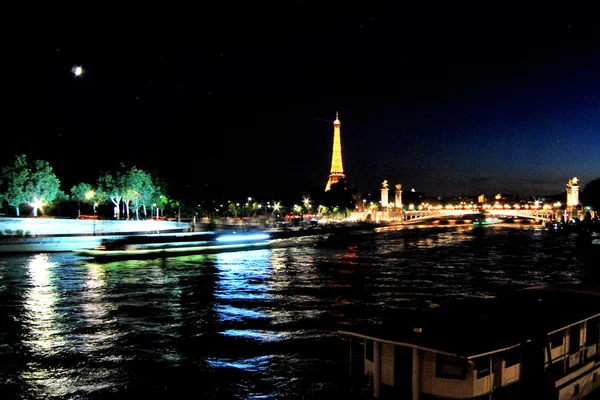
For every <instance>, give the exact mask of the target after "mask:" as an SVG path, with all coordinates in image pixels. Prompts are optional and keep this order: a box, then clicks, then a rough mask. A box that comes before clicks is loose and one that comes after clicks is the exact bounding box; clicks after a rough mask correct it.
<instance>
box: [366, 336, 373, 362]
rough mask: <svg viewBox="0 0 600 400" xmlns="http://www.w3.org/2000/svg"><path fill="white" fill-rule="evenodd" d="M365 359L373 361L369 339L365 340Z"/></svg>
mask: <svg viewBox="0 0 600 400" xmlns="http://www.w3.org/2000/svg"><path fill="white" fill-rule="evenodd" d="M365 358H366V359H367V360H368V361H373V341H372V340H371V339H365Z"/></svg>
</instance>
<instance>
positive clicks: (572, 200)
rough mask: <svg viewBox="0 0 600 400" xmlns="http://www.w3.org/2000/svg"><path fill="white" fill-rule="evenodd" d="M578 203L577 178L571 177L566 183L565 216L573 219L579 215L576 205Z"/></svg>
mask: <svg viewBox="0 0 600 400" xmlns="http://www.w3.org/2000/svg"><path fill="white" fill-rule="evenodd" d="M578 205H579V180H578V179H577V178H573V179H571V180H570V181H569V183H567V209H566V212H567V215H566V216H565V218H567V219H573V218H577V217H579V215H578V213H577V211H578V210H577V206H578Z"/></svg>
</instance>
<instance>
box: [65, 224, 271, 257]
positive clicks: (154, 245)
mask: <svg viewBox="0 0 600 400" xmlns="http://www.w3.org/2000/svg"><path fill="white" fill-rule="evenodd" d="M270 239H271V236H270V235H269V234H266V233H261V232H249V233H246V232H240V233H235V232H234V233H217V232H212V231H211V232H186V233H176V234H160V233H158V234H150V235H134V236H127V237H124V238H119V239H107V240H102V242H101V243H100V245H98V246H96V247H94V248H91V249H75V250H73V252H74V253H75V254H77V255H80V256H86V257H93V258H96V259H116V258H144V257H167V256H177V255H188V254H202V253H214V252H222V251H235V250H249V249H258V248H265V247H268V246H270V245H271V240H270Z"/></svg>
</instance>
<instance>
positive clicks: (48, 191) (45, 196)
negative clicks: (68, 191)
mask: <svg viewBox="0 0 600 400" xmlns="http://www.w3.org/2000/svg"><path fill="white" fill-rule="evenodd" d="M59 190H60V180H59V179H58V178H57V177H56V175H55V174H54V172H52V167H51V166H50V163H49V162H48V161H44V160H36V161H35V162H34V163H33V168H31V173H30V175H29V179H28V180H27V184H26V185H25V202H27V203H29V204H30V205H32V207H33V215H34V216H37V206H35V204H43V203H51V202H53V201H54V199H56V196H57V195H58V192H59Z"/></svg>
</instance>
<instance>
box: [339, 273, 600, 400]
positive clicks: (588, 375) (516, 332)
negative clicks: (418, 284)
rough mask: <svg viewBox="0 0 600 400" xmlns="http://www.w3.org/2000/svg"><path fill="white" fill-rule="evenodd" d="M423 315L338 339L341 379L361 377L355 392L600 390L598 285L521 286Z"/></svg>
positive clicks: (554, 395) (504, 394)
mask: <svg viewBox="0 0 600 400" xmlns="http://www.w3.org/2000/svg"><path fill="white" fill-rule="evenodd" d="M426 314H427V317H426V318H423V317H422V316H421V317H420V318H417V317H416V315H415V316H413V317H406V318H398V319H397V320H395V321H390V322H391V323H388V322H387V321H384V322H382V323H379V324H370V325H365V326H362V327H356V328H355V329H348V330H345V331H339V334H341V335H342V336H344V337H348V339H349V341H350V365H351V376H352V377H353V378H354V377H356V376H360V377H362V379H352V382H360V384H359V386H360V387H356V388H355V390H356V392H362V393H364V391H365V390H368V392H370V394H369V396H371V395H372V396H373V397H376V398H377V397H382V398H391V397H393V398H409V399H415V400H416V399H559V400H563V399H579V398H582V397H584V396H587V395H588V394H590V393H591V392H592V391H593V390H594V389H596V388H597V387H598V386H599V385H600V378H599V377H598V372H599V370H600V356H599V351H598V346H599V341H600V326H599V321H600V288H598V287H593V288H592V287H582V286H579V285H563V286H558V285H556V286H537V287H530V288H525V289H520V290H516V291H513V292H511V293H507V294H501V295H499V296H497V297H495V298H491V299H490V298H488V299H476V300H458V301H457V302H456V304H453V305H451V306H448V307H440V308H438V309H435V310H434V311H430V312H427V313H426ZM419 321H420V322H419ZM355 384H356V383H355Z"/></svg>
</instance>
